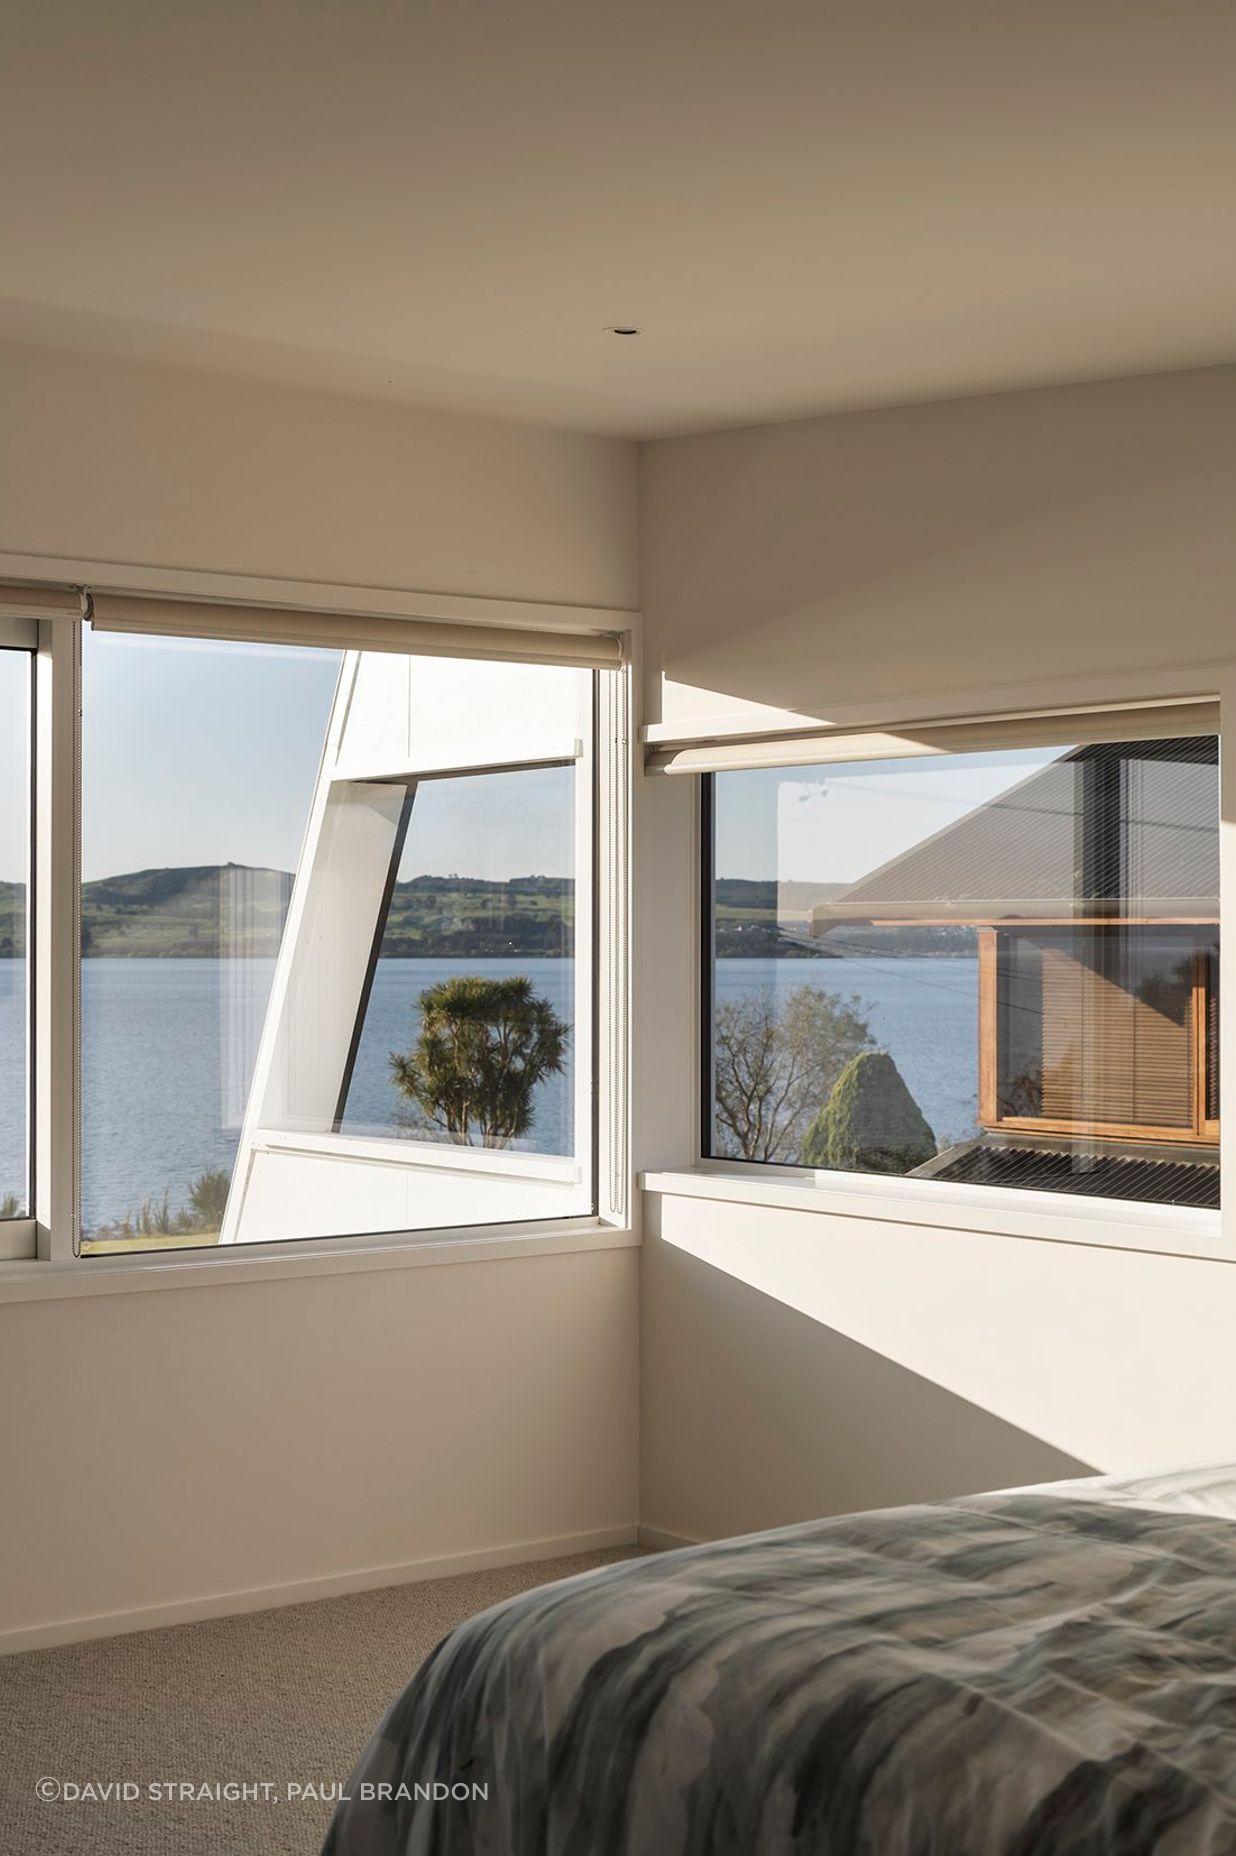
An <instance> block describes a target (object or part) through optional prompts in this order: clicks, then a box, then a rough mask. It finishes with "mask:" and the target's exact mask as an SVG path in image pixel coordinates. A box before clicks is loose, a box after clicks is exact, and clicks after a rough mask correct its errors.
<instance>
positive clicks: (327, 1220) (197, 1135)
mask: <svg viewBox="0 0 1236 1856" xmlns="http://www.w3.org/2000/svg"><path fill="white" fill-rule="evenodd" d="M238 590H239V588H238ZM354 598H355V600H356V602H357V603H356V610H355V611H353V612H351V613H349V612H341V611H335V610H327V609H324V608H321V607H319V606H317V605H315V604H314V603H312V600H311V601H310V603H309V604H307V605H305V606H303V607H299V606H294V605H291V604H284V605H280V606H277V607H271V606H262V605H249V604H245V603H242V601H241V600H240V599H230V600H226V601H225V602H223V603H211V602H210V601H209V600H207V599H205V598H197V597H187V598H173V597H163V596H161V595H157V594H155V593H148V592H108V591H104V590H102V589H98V590H86V589H83V588H80V587H67V586H57V585H54V584H47V583H38V584H31V585H18V584H15V583H9V582H6V583H4V585H2V586H0V1034H2V1036H3V1040H4V1048H5V1055H6V1058H7V1061H6V1063H5V1065H4V1069H3V1076H2V1079H0V1264H2V1265H8V1264H14V1265H16V1264H23V1265H24V1264H26V1263H27V1262H29V1261H30V1260H31V1259H33V1260H35V1261H36V1262H37V1263H38V1264H39V1265H40V1266H41V1265H42V1264H43V1263H47V1264H50V1265H54V1266H65V1267H66V1268H69V1266H71V1269H72V1270H76V1269H77V1267H78V1264H79V1262H80V1265H81V1275H80V1277H79V1279H78V1280H79V1281H81V1282H86V1281H87V1280H89V1279H91V1278H93V1279H94V1280H95V1281H98V1280H100V1279H102V1278H103V1277H105V1276H107V1275H108V1274H109V1273H110V1272H113V1271H115V1270H117V1269H119V1270H120V1271H121V1274H122V1276H123V1274H124V1272H125V1270H126V1269H127V1267H128V1263H129V1259H130V1258H132V1257H133V1256H137V1257H139V1258H140V1256H141V1255H142V1253H147V1252H153V1253H162V1252H166V1251H192V1252H198V1253H208V1252H210V1251H213V1250H216V1249H218V1250H222V1249H224V1248H225V1247H227V1246H230V1245H238V1244H270V1245H274V1246H278V1245H282V1244H284V1243H286V1242H290V1241H295V1240H307V1239H330V1238H339V1239H345V1240H349V1239H350V1240H366V1239H369V1238H384V1239H387V1240H400V1239H403V1238H406V1237H408V1236H415V1235H418V1234H422V1233H424V1234H427V1235H428V1236H429V1238H430V1239H431V1240H432V1239H433V1237H434V1234H435V1233H438V1232H441V1231H444V1230H452V1231H465V1232H467V1234H468V1238H469V1241H471V1240H472V1239H473V1238H474V1237H486V1236H489V1235H490V1234H492V1233H493V1232H494V1231H496V1230H497V1229H502V1230H505V1229H506V1228H508V1227H518V1226H522V1225H536V1226H540V1225H543V1224H545V1223H546V1222H548V1221H550V1220H572V1221H576V1222H575V1224H574V1226H573V1227H568V1230H567V1232H566V1233H558V1234H556V1235H555V1239H554V1241H555V1242H561V1241H563V1240H564V1237H565V1238H567V1239H569V1241H570V1242H571V1243H572V1244H574V1242H575V1241H576V1239H577V1236H578V1238H579V1239H581V1240H584V1239H585V1234H586V1233H587V1232H588V1231H589V1230H591V1229H592V1228H593V1227H594V1226H604V1225H610V1226H619V1227H625V1226H626V1225H627V1223H628V1221H629V1192H630V1186H631V1180H630V1172H629V1163H628V1147H627V1123H626V1113H625V1105H626V1100H627V1083H626V1077H627V1071H626V1064H627V1036H626V1001H627V965H626V963H627V958H628V955H627V903H626V898H627V854H628V845H627V833H628V818H629V811H628V798H629V772H630V768H629V754H630V745H629V744H630V732H631V731H630V719H629V712H628V703H629V689H628V682H629V678H628V672H627V653H626V648H625V644H624V639H623V635H622V629H623V624H624V621H623V617H622V615H620V614H617V613H614V614H605V613H602V612H601V611H600V610H599V609H594V608H587V609H583V608H580V609H578V610H576V609H572V608H568V607H562V606H553V607H549V606H546V607H537V606H535V605H533V604H530V603H527V602H521V603H520V604H518V605H513V604H511V603H510V602H501V601H494V600H490V599H485V600H481V599H477V600H470V599H465V598H462V597H455V596H448V595H442V596H440V597H439V596H433V597H431V596H428V595H426V596H423V605H424V610H423V611H422V612H420V613H418V614H417V615H416V616H412V615H408V614H400V615H394V614H389V613H388V614H383V613H381V612H376V613H375V612H374V611H373V610H372V605H373V604H377V605H379V606H381V605H384V604H387V603H388V599H387V596H385V595H377V594H372V593H369V592H364V591H360V590H358V591H357V592H356V593H355V595H354ZM418 603H419V602H418ZM606 619H609V620H610V621H611V622H612V623H613V624H614V627H615V629H613V630H608V629H605V621H606ZM601 917H603V918H604V921H605V924H606V926H605V929H604V931H602V930H601V928H600V927H599V925H598V923H599V918H601ZM520 1236H521V1239H523V1238H524V1237H525V1236H527V1237H537V1236H539V1233H538V1232H530V1233H523V1232H521V1233H520ZM117 1253H123V1254H117ZM474 1254H475V1253H474ZM192 1261H193V1263H194V1265H195V1266H196V1265H198V1264H200V1263H204V1262H205V1261H207V1258H206V1256H205V1255H198V1256H196V1257H194V1258H193V1259H192ZM41 1273H42V1272H41V1269H40V1270H36V1271H35V1275H36V1276H38V1275H39V1274H41ZM6 1274H7V1271H6ZM212 1274H213V1271H212V1270H207V1271H204V1272H202V1273H198V1271H197V1269H196V1267H195V1268H194V1270H193V1272H192V1273H191V1274H190V1275H189V1276H188V1277H186V1278H185V1280H189V1281H205V1280H207V1279H208V1278H209V1277H210V1276H211V1275H212ZM52 1280H53V1279H52V1278H51V1277H50V1276H49V1277H46V1278H45V1281H46V1282H47V1284H48V1286H49V1287H50V1288H51V1292H52V1293H55V1294H59V1293H61V1292H62V1289H63V1286H64V1282H63V1279H61V1280H60V1281H59V1282H57V1283H56V1285H55V1286H54V1287H52ZM27 1292H28V1290H27V1288H26V1287H25V1285H24V1284H23V1287H22V1288H21V1289H20V1290H19V1293H23V1294H24V1293H27ZM33 1292H34V1293H36V1294H38V1293H41V1290H37V1289H36V1290H34V1291H33Z"/></svg>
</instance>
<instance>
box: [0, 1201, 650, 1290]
mask: <svg viewBox="0 0 1236 1856" xmlns="http://www.w3.org/2000/svg"><path fill="white" fill-rule="evenodd" d="M638 1243H639V1238H638V1236H637V1235H636V1234H635V1233H634V1232H633V1231H630V1230H627V1229H622V1228H619V1227H618V1226H615V1225H606V1224H602V1223H600V1221H599V1220H597V1219H593V1218H590V1219H579V1218H575V1219H567V1218H564V1219H560V1220H555V1221H554V1222H552V1223H549V1224H544V1225H529V1226H527V1227H506V1228H505V1229H502V1228H499V1227H494V1226H491V1227H487V1228H484V1229H479V1228H474V1229H468V1230H454V1231H450V1230H447V1231H420V1232H398V1233H395V1234H393V1235H390V1236H378V1237H323V1238H316V1239H309V1240H306V1241H305V1242H303V1243H281V1244H229V1245H225V1246H223V1247H218V1246H210V1247H204V1248H203V1249H201V1250H194V1251H184V1250H180V1251H175V1252H170V1251H158V1250H148V1251H127V1252H125V1253H124V1254H123V1255H119V1256H100V1257H89V1256H87V1257H81V1258H78V1259H75V1260H73V1261H71V1262H65V1263H50V1262H28V1261H24V1262H20V1263H2V1264H0V1303H3V1302H41V1301H47V1300H56V1299H58V1298H60V1297H63V1296H77V1295H115V1294H127V1293H129V1292H130V1291H133V1290H138V1291H146V1290H153V1289H188V1288H217V1287H219V1286H221V1285H222V1284H225V1283H240V1282H276V1281H282V1280H283V1279H285V1278H287V1277H290V1276H344V1275H355V1274H359V1273H363V1272H366V1271H371V1270H401V1269H418V1268H421V1269H423V1268H432V1267H434V1266H436V1265H442V1264H454V1263H498V1262H503V1263H506V1262H513V1261H516V1260H518V1259H520V1258H523V1257H546V1256H549V1257H552V1256H567V1255H571V1254H573V1253H575V1252H582V1251H596V1250H628V1249H632V1248H634V1247H635V1246H637V1245H638Z"/></svg>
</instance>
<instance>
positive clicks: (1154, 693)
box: [640, 662, 1236, 1262]
mask: <svg viewBox="0 0 1236 1856" xmlns="http://www.w3.org/2000/svg"><path fill="white" fill-rule="evenodd" d="M1199 701H1202V702H1211V703H1214V702H1217V703H1218V705H1219V712H1220V721H1219V740H1220V755H1219V762H1220V779H1219V801H1220V827H1219V843H1220V859H1219V863H1220V887H1219V914H1220V922H1221V924H1226V923H1227V922H1229V921H1236V753H1231V754H1226V755H1225V754H1224V752H1223V738H1224V732H1225V723H1226V720H1227V718H1228V717H1230V716H1232V715H1236V663H1231V662H1229V663H1221V664H1208V665H1203V666H1193V667H1190V668H1186V669H1184V670H1181V669H1178V668H1172V669H1164V670H1161V671H1159V672H1157V673H1155V672H1150V673H1146V674H1144V675H1139V676H1135V677H1130V676H1127V675H1125V676H1113V678H1112V680H1111V682H1110V684H1109V685H1108V686H1107V687H1106V689H1105V690H1104V691H1102V692H1101V691H1100V690H1099V689H1098V688H1097V687H1096V686H1095V683H1094V680H1093V679H1090V680H1086V681H1081V680H1072V681H1070V680H1068V679H1062V680H1059V681H1057V682H1052V683H1046V684H1043V685H1039V686H1037V687H1036V689H1035V691H1034V702H1033V705H1030V704H1026V705H1024V706H1023V705H1022V704H1021V703H1019V702H1017V700H1016V695H1015V693H1014V692H1010V691H1009V690H1008V689H1005V690H1003V691H992V692H989V693H984V692H975V691H971V692H968V693H966V692H960V691H958V692H952V693H944V694H943V695H936V696H934V697H933V699H932V701H931V704H930V707H929V708H928V707H927V706H926V705H925V706H924V709H923V710H922V711H920V712H918V713H917V714H914V715H910V714H906V713H901V714H898V713H897V712H891V713H890V712H888V711H886V710H883V709H881V708H879V707H878V706H877V705H875V704H872V705H868V706H863V705H854V706H851V707H850V708H849V709H848V711H847V712H846V713H844V714H838V716H837V718H836V733H837V734H838V735H840V734H841V733H842V730H843V729H844V732H845V735H846V736H847V737H848V739H847V741H846V745H845V750H844V754H843V759H844V760H855V761H857V760H863V759H879V758H881V755H880V752H879V749H878V747H877V746H876V745H875V743H874V742H873V743H872V746H871V748H870V749H869V750H865V749H864V746H863V737H864V736H884V737H886V738H887V737H888V736H890V735H893V736H896V735H907V736H912V735H913V733H914V731H915V729H916V728H921V727H922V726H923V725H924V724H927V723H931V724H935V725H942V724H944V723H954V722H956V723H959V724H961V725H963V726H964V727H966V728H968V729H974V730H976V731H978V730H981V728H982V727H983V725H984V724H993V723H998V722H1000V721H1003V720H1005V719H1010V720H1011V719H1025V720H1027V721H1031V722H1033V721H1034V720H1035V719H1036V718H1040V717H1043V716H1045V715H1047V714H1049V713H1051V712H1053V711H1056V712H1059V711H1061V710H1066V711H1069V712H1071V713H1077V714H1086V713H1090V714H1095V715H1098V714H1100V713H1101V712H1102V711H1103V710H1104V709H1105V708H1110V707H1116V706H1120V707H1125V706H1128V705H1132V706H1146V707H1150V708H1159V707H1162V706H1164V705H1167V704H1171V703H1173V702H1181V703H1183V702H1199ZM799 728H800V732H802V733H804V734H805V733H806V732H807V731H808V729H809V728H810V724H809V723H808V722H807V721H806V720H805V719H800V722H799ZM780 732H781V733H782V735H783V737H788V735H789V730H788V728H787V729H786V730H784V731H780ZM811 732H812V733H813V734H814V735H815V736H818V735H819V734H821V733H824V732H826V729H825V728H822V727H817V728H815V729H814V730H812V731H811ZM734 739H735V736H734V733H733V731H730V730H726V731H724V732H723V733H719V736H718V741H719V742H723V743H733V742H734ZM645 740H646V742H649V743H650V744H652V747H653V752H654V753H655V754H656V755H657V756H658V758H660V759H663V758H664V754H665V748H666V746H667V745H669V746H670V747H671V748H672V747H674V746H675V745H677V746H680V747H689V748H691V749H692V750H698V757H699V759H700V760H701V761H703V762H704V763H705V764H706V763H707V760H708V756H709V751H710V750H709V747H708V743H707V740H706V738H700V737H697V738H695V740H694V741H692V742H690V743H688V742H685V741H684V742H680V743H677V744H675V743H673V742H668V743H667V737H666V733H665V731H664V730H660V729H656V730H648V731H646V733H645ZM978 745H979V742H978V740H977V739H976V740H974V741H969V742H967V749H968V750H972V749H974V748H976V747H977V746H978ZM789 751H790V750H789V741H788V739H784V738H783V739H782V740H781V742H780V743H779V746H778V751H777V764H778V765H788V764H790V762H789V758H788V757H789ZM724 757H725V749H724V748H722V749H721V752H720V753H719V754H718V758H717V762H716V766H717V768H718V769H719V770H721V771H724ZM809 759H810V757H809V755H804V756H803V764H807V763H808V761H809ZM654 764H655V762H654ZM795 764H797V763H795ZM689 765H690V763H689V762H688V766H689ZM692 771H693V772H694V770H692ZM700 771H702V769H701V770H700ZM656 777H659V778H666V777H670V778H672V777H675V776H674V775H673V774H665V773H661V774H658V775H657V776H656ZM677 777H682V776H681V775H679V776H677ZM687 777H692V773H691V772H689V773H688V775H687ZM694 777H695V783H696V786H697V788H699V789H701V791H702V780H701V779H700V778H699V777H698V772H694ZM705 852H706V846H705V843H704V836H703V827H702V800H700V799H699V796H698V794H697V805H696V824H695V856H694V869H695V873H696V895H695V903H696V910H697V914H696V920H697V922H700V923H703V921H704V920H705V908H706V904H707V902H708V898H707V897H706V895H705V891H704V884H705V881H706V857H705ZM696 945H697V950H698V951H697V955H696V971H695V982H696V983H695V986H694V988H693V992H694V998H695V1023H694V1035H695V1051H696V1055H697V1066H696V1067H697V1072H698V1073H699V1075H700V1087H699V1088H698V1089H697V1091H696V1102H695V1110H694V1141H693V1160H692V1163H691V1164H690V1165H689V1166H688V1167H684V1168H682V1169H681V1170H678V1169H674V1170H669V1169H658V1170H656V1171H648V1172H644V1173H642V1174H641V1176H640V1185H641V1187H643V1188H644V1189H645V1190H647V1191H651V1192H656V1193H661V1194H665V1195H667V1196H679V1197H692V1198H704V1199H712V1200H717V1201H723V1202H732V1203H740V1204H745V1205H750V1206H764V1207H769V1208H774V1207H780V1208H783V1209H785V1210H792V1211H803V1212H809V1213H812V1214H817V1215H827V1216H831V1217H841V1218H863V1219H874V1220H878V1221H881V1222H889V1223H901V1224H914V1225H921V1226H934V1227H937V1228H941V1227H943V1228H947V1229H952V1230H967V1231H976V1232H986V1233H990V1234H992V1235H997V1236H1012V1237H1026V1238H1032V1239H1036V1240H1040V1241H1050V1242H1059V1243H1082V1244H1088V1245H1097V1246H1102V1247H1106V1248H1112V1249H1131V1250H1145V1251H1151V1252H1156V1253H1161V1254H1167V1255H1180V1256H1193V1257H1201V1258H1209V1259H1216V1260H1221V1261H1229V1262H1236V933H1231V934H1229V933H1221V935H1220V954H1219V974H1220V1027H1219V1042H1220V1139H1219V1158H1220V1176H1221V1180H1223V1179H1226V1180H1227V1181H1228V1182H1231V1183H1230V1184H1229V1186H1228V1187H1227V1189H1226V1190H1224V1188H1223V1187H1222V1185H1221V1188H1220V1191H1221V1200H1222V1202H1221V1206H1220V1209H1219V1210H1218V1211H1208V1210H1199V1209H1197V1208H1194V1207H1190V1206H1173V1205H1144V1204H1133V1203H1130V1202H1127V1201H1123V1200H1104V1199H1085V1198H1082V1197H1080V1196H1077V1197H1074V1196H1073V1195H1066V1194H1057V1193H1050V1192H1030V1191H1026V1190H1024V1189H1013V1188H1008V1187H998V1186H970V1185H957V1184H946V1183H942V1182H940V1183H937V1182H936V1181H933V1180H929V1179H925V1180H911V1179H894V1178H886V1177H883V1176H875V1175H865V1174H857V1173H836V1172H830V1171H827V1170H824V1169H819V1170H815V1169H812V1168H807V1167H784V1166H770V1165H766V1164H763V1163H761V1162H758V1161H747V1160H725V1159H716V1158H713V1157H711V1156H709V1155H708V1154H707V1153H706V1148H707V1146H708V1145H709V1144H710V1130H706V1128H705V1099H706V1092H705V1088H704V1086H703V1074H702V1072H703V1056H704V1051H705V1048H706V1043H705V1040H706V1035H707V1034H706V1028H705V1023H704V1013H705V1009H706V1007H705V1000H706V997H707V996H708V994H707V985H708V979H709V971H708V967H707V965H706V962H707V961H708V960H709V959H710V957H711V956H710V953H709V952H708V951H707V950H706V949H705V946H704V936H703V934H702V933H701V934H700V935H698V936H697V938H696Z"/></svg>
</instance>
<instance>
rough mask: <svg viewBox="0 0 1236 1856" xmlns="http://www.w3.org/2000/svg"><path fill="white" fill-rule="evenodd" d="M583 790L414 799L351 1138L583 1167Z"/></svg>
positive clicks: (498, 790) (482, 789)
mask: <svg viewBox="0 0 1236 1856" xmlns="http://www.w3.org/2000/svg"><path fill="white" fill-rule="evenodd" d="M575 777H576V775H575V768H574V766H573V765H572V766H564V767H539V768H518V769H515V770H513V771H510V772H502V773H485V774H469V775H465V776H462V777H457V778H443V779H430V780H421V781H418V782H415V783H410V784H409V785H408V786H407V788H406V793H407V798H406V801H405V807H404V814H403V817H402V820H401V835H402V849H401V850H400V849H399V848H398V847H397V864H396V868H395V880H394V884H393V887H392V889H391V892H390V899H389V902H388V905H387V908H386V911H385V916H384V921H383V922H382V924H381V928H380V936H379V940H378V943H377V959H376V963H375V964H374V967H373V971H372V976H371V982H370V985H369V988H368V993H367V997H366V998H365V1000H364V1002H363V1005H362V1011H361V1019H360V1024H359V1027H358V1031H359V1035H358V1038H357V1042H356V1048H355V1057H354V1061H353V1063H352V1067H351V1074H350V1077H349V1078H348V1080H347V1084H346V1087H345V1093H344V1104H343V1112H342V1117H341V1121H340V1126H341V1129H342V1131H343V1132H344V1133H345V1134H358V1135H366V1136H373V1135H379V1136H383V1137H388V1138H389V1137H392V1136H393V1137H401V1138H405V1139H409V1140H415V1141H441V1142H450V1143H452V1144H455V1145H463V1146H473V1147H491V1148H509V1149H512V1150H514V1151H517V1152H520V1151H522V1152H525V1153H537V1154H562V1155H567V1154H571V1153H573V1152H574V1113H575V1052H574V1043H575V1036H574V1034H575V1017H576V998H575V994H576V984H575V925H574V924H575V799H574V794H575Z"/></svg>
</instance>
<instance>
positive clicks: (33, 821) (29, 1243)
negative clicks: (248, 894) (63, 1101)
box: [0, 617, 43, 1262]
mask: <svg viewBox="0 0 1236 1856" xmlns="http://www.w3.org/2000/svg"><path fill="white" fill-rule="evenodd" d="M0 650H5V651H14V652H21V653H23V654H24V655H26V656H27V657H28V658H29V660H30V662H29V665H28V676H29V708H28V716H29V727H28V734H27V743H26V747H27V768H26V774H27V777H26V797H27V804H28V807H29V821H28V832H27V839H28V844H29V851H28V856H27V865H26V1088H25V1097H26V1143H25V1144H26V1196H27V1211H26V1214H25V1216H23V1217H21V1218H5V1219H3V1220H0V1262H4V1261H19V1260H22V1259H25V1258H30V1257H34V1256H36V1255H37V1250H38V1219H37V1214H36V1206H37V1192H38V1160H39V1145H40V1144H39V1138H38V1135H39V1128H38V1122H39V1117H38V1114H37V1102H38V1083H39V1061H38V1057H39V1053H38V1049H37V1042H36V1026H37V999H38V992H37V988H38V975H39V947H38V935H39V923H40V920H41V919H42V913H43V912H42V911H41V910H40V909H39V906H38V900H39V898H38V867H39V834H38V822H39V801H38V794H39V785H38V726H37V718H38V705H39V624H38V621H37V620H34V619H22V618H8V617H0Z"/></svg>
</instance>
